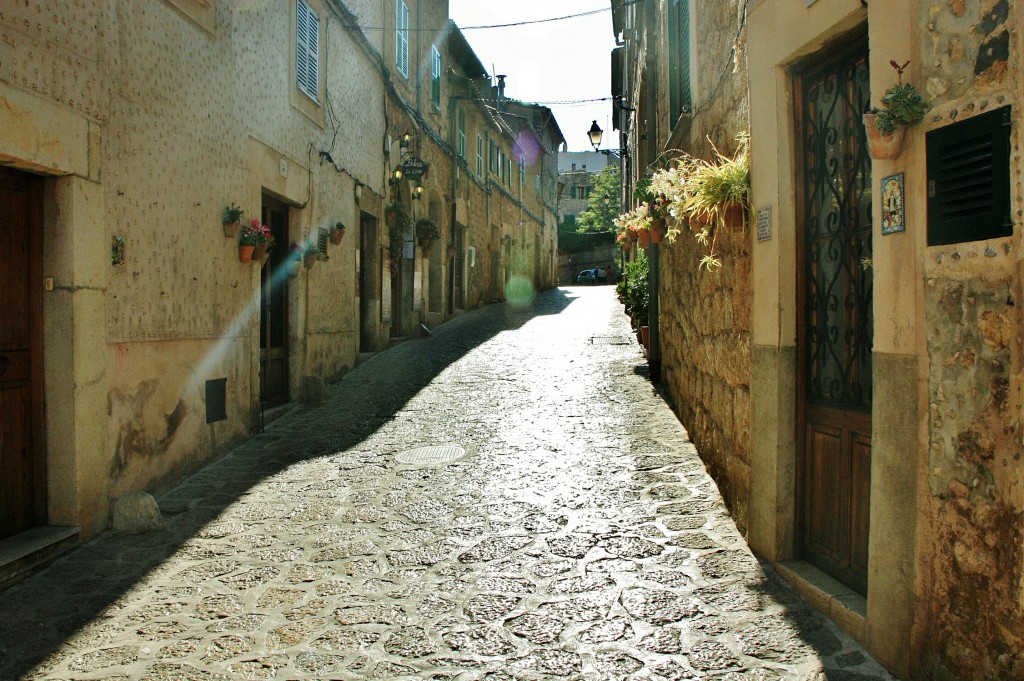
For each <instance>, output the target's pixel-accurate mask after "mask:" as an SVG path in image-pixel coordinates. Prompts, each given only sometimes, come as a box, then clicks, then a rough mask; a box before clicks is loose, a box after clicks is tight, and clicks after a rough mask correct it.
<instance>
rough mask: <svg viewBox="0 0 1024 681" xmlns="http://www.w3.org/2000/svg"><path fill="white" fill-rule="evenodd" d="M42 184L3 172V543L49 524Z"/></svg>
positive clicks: (0, 360) (0, 268) (0, 394)
mask: <svg viewBox="0 0 1024 681" xmlns="http://www.w3.org/2000/svg"><path fill="white" fill-rule="evenodd" d="M41 254H42V180H41V179H39V178H37V177H34V176H31V175H27V174H24V173H19V172H16V171H12V170H8V169H6V168H0V539H2V538H4V537H9V536H11V535H14V534H17V533H19V532H23V531H25V530H27V529H30V528H32V527H34V526H36V525H38V524H41V523H43V522H44V521H45V516H46V494H45V487H44V485H45V481H46V468H45V448H44V446H43V403H42V275H41V272H42V259H41V257H42V256H41Z"/></svg>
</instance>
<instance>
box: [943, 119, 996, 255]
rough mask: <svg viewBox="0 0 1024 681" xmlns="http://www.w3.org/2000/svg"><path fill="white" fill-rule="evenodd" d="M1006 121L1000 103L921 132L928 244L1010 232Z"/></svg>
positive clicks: (960, 241)
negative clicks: (925, 159)
mask: <svg viewBox="0 0 1024 681" xmlns="http://www.w3.org/2000/svg"><path fill="white" fill-rule="evenodd" d="M1010 125H1011V119H1010V107H1008V106H1004V107H1002V108H1000V109H996V110H994V111H989V112H987V113H983V114H980V115H978V116H974V117H972V118H968V119H966V120H963V121H959V122H957V123H953V124H951V125H947V126H945V127H942V128H938V129H937V130H932V131H931V132H929V133H928V134H927V135H925V149H926V153H927V155H928V163H927V167H928V245H929V246H940V245H943V244H956V243H962V242H965V241H979V240H981V239H994V238H997V237H1004V236H1010V235H1011V234H1013V220H1012V218H1011V215H1010Z"/></svg>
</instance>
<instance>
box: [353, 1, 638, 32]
mask: <svg viewBox="0 0 1024 681" xmlns="http://www.w3.org/2000/svg"><path fill="white" fill-rule="evenodd" d="M643 1H644V0H623V1H622V2H621V3H619V5H618V6H617V7H616V8H615V9H618V8H619V7H626V6H628V5H636V4H638V3H641V2H643ZM611 11H612V8H611V7H602V8H600V9H592V10H587V11H586V12H577V13H575V14H565V15H562V16H558V17H548V18H547V19H528V20H525V21H513V22H509V23H507V24H480V25H478V26H459V30H461V31H482V30H486V29H490V28H514V27H516V26H530V25H533V24H547V23H551V22H553V21H565V20H566V19H577V18H579V17H589V16H592V15H594V14H601V13H602V12H611ZM359 28H361V29H362V30H364V31H391V30H394V26H360V27H359ZM406 30H408V31H410V32H414V31H427V32H430V33H437V32H438V31H439V30H440V29H437V28H412V27H409V28H408V29H406Z"/></svg>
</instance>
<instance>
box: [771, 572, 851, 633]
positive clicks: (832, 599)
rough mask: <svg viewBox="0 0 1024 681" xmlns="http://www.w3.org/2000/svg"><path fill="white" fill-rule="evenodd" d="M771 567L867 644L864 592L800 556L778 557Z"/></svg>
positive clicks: (832, 618)
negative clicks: (796, 557)
mask: <svg viewBox="0 0 1024 681" xmlns="http://www.w3.org/2000/svg"><path fill="white" fill-rule="evenodd" d="M772 567H773V568H775V571H776V572H777V573H778V574H779V576H780V577H782V578H783V579H784V580H786V581H787V582H788V583H789V584H790V586H792V587H793V588H794V589H796V590H797V592H799V594H800V595H801V596H803V597H804V598H805V599H806V600H807V601H808V602H809V603H810V604H811V605H812V606H814V607H815V608H817V609H818V610H820V611H821V612H822V613H823V614H824V615H825V616H827V617H828V618H829V619H831V620H832V621H833V622H835V623H836V625H837V626H838V627H839V628H840V629H842V630H843V631H845V632H846V633H847V634H849V635H850V636H851V637H853V639H854V640H855V641H857V643H859V644H861V645H862V646H864V647H865V648H867V647H868V628H867V612H868V601H867V599H866V598H864V596H862V595H860V594H859V593H857V592H856V591H854V590H853V589H851V588H850V587H848V586H846V585H845V584H842V583H841V582H839V581H837V580H836V579H834V578H832V577H830V576H828V575H827V574H825V573H824V572H822V571H821V570H819V569H818V568H816V567H814V566H813V565H811V564H810V563H806V562H804V561H802V560H786V561H779V562H778V563H775V564H774V565H772Z"/></svg>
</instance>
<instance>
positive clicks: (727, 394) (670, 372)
mask: <svg viewBox="0 0 1024 681" xmlns="http://www.w3.org/2000/svg"><path fill="white" fill-rule="evenodd" d="M740 4H741V3H737V2H735V1H734V0H730V2H725V3H694V4H693V5H692V6H693V7H695V9H696V12H697V13H696V15H695V16H694V17H692V21H693V22H694V23H695V26H694V29H695V31H696V32H697V34H698V35H700V49H699V50H698V51H697V55H698V60H697V61H696V63H695V64H693V65H692V66H691V68H692V69H693V70H694V76H695V78H694V82H695V83H696V84H697V85H696V87H695V88H694V91H693V99H694V107H693V108H694V114H693V115H692V116H689V117H688V116H686V115H684V116H683V118H682V119H681V121H680V124H679V125H678V126H677V127H676V128H675V129H674V130H673V131H672V134H671V137H670V139H668V140H667V141H666V142H664V146H665V147H666V148H669V149H671V148H677V149H683V150H685V151H687V152H688V153H690V154H691V155H693V156H697V157H699V158H704V159H712V158H714V149H713V148H712V143H713V144H714V146H715V147H717V148H718V149H719V150H720V151H721V152H722V153H724V154H727V155H729V154H732V153H733V151H734V150H735V149H736V136H737V135H738V134H739V133H742V132H746V131H747V130H748V122H747V120H748V113H749V105H748V100H747V83H746V65H745V63H744V62H743V52H742V50H739V51H738V52H737V53H734V52H733V48H734V42H733V41H734V39H735V38H736V37H737V30H738V28H739V27H740V26H741V24H742V20H743V17H742V13H741V9H740ZM741 38H742V35H741ZM741 44H742V43H738V44H737V45H741ZM664 48H665V46H664V45H662V46H661V47H660V49H661V50H662V51H663V50H664ZM737 60H739V63H740V68H735V66H736V63H737ZM659 63H660V64H661V67H662V71H661V73H663V74H664V77H663V78H662V79H661V82H663V83H664V82H667V79H668V74H667V71H666V70H665V65H664V64H663V63H662V60H661V59H659ZM667 97H668V94H667V92H665V91H662V92H661V93H660V95H659V112H661V111H666V112H667V107H668V100H667ZM664 115H665V117H666V118H667V117H668V115H667V113H665V114H664ZM750 240H751V230H750V227H749V225H748V226H747V227H746V228H744V227H742V226H739V227H729V228H725V229H720V230H718V235H717V240H716V244H715V251H716V253H717V255H718V257H719V258H720V260H721V262H722V267H721V268H716V269H712V270H707V269H701V268H700V267H699V266H698V263H699V261H700V258H701V256H703V255H704V254H705V253H706V252H707V248H706V247H704V246H701V245H700V244H698V243H697V241H696V240H695V238H694V234H693V231H691V230H689V229H688V228H686V227H683V229H682V234H681V235H680V237H679V238H678V239H677V240H676V242H675V243H674V244H667V243H663V244H662V245H661V246H660V249H659V250H660V253H661V256H660V257H661V260H660V264H661V270H660V274H661V285H660V287H659V305H660V313H661V314H660V322H659V323H660V329H659V330H660V338H661V356H662V382H663V383H664V384H665V386H666V389H667V391H668V395H669V399H670V400H671V402H672V404H673V406H674V408H675V410H676V412H677V413H678V414H679V417H680V419H681V420H682V422H683V424H684V425H685V426H686V428H687V430H688V431H689V433H690V437H691V439H692V440H693V442H694V444H696V445H697V449H698V451H699V452H700V454H701V458H702V459H703V460H704V462H705V463H706V464H707V466H708V470H709V471H710V472H711V475H712V476H713V477H714V479H715V481H716V482H717V483H718V486H719V488H720V489H721V491H722V494H723V496H724V497H725V500H726V503H727V504H728V505H729V508H730V510H731V511H732V512H733V514H734V516H735V518H736V522H737V524H738V525H739V527H740V528H741V530H745V529H746V527H747V514H748V498H749V489H750V484H751V481H750V419H751V413H750V379H751V371H752V360H751V350H750V329H751V323H750V301H751V299H752V296H753V293H752V289H751V284H750V253H749V249H750Z"/></svg>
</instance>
